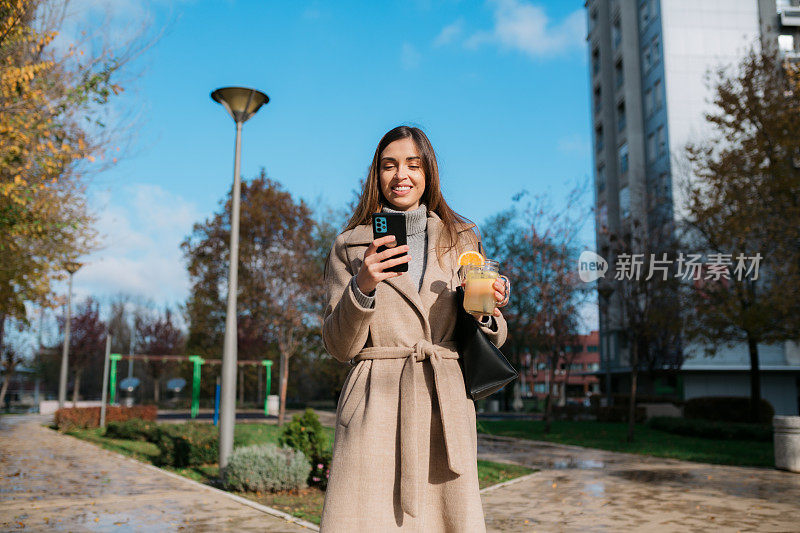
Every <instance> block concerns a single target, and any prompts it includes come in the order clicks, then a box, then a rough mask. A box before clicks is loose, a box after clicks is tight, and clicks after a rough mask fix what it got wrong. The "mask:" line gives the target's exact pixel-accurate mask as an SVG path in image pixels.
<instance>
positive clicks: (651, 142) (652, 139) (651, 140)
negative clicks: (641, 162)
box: [647, 133, 656, 163]
mask: <svg viewBox="0 0 800 533" xmlns="http://www.w3.org/2000/svg"><path fill="white" fill-rule="evenodd" d="M655 158H656V134H655V133H650V134H649V135H648V136H647V161H648V163H649V162H650V161H652V160H653V159H655Z"/></svg>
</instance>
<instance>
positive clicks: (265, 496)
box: [69, 424, 534, 524]
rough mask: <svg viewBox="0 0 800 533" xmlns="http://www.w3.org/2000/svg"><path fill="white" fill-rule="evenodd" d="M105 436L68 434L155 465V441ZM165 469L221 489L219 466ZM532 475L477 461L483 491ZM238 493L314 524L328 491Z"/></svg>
mask: <svg viewBox="0 0 800 533" xmlns="http://www.w3.org/2000/svg"><path fill="white" fill-rule="evenodd" d="M324 429H325V431H326V433H327V434H328V437H329V438H328V442H329V443H330V446H331V447H332V446H333V435H334V429H333V428H329V427H325V428H324ZM234 431H235V438H236V439H237V441H239V440H241V442H242V443H243V444H242V445H244V446H247V445H251V444H263V443H267V442H274V443H276V444H277V442H278V437H279V436H280V434H281V431H282V428H278V426H276V425H271V424H237V425H236V429H235V430H234ZM103 433H104V430H102V429H99V428H97V429H80V430H72V431H70V432H69V434H70V435H73V436H75V437H78V438H80V439H83V440H86V441H89V442H92V443H94V444H96V445H98V446H101V447H102V448H105V449H107V450H111V451H114V452H118V453H121V454H123V455H127V456H129V457H133V458H135V459H138V460H140V461H143V462H147V463H151V464H153V463H155V459H156V458H157V457H158V455H159V451H158V447H157V446H156V445H155V444H153V443H152V442H144V441H135V440H126V439H111V438H106V437H104V436H103ZM162 468H164V470H168V471H170V472H175V473H177V474H180V475H182V476H185V477H188V478H189V479H193V480H194V481H199V482H200V483H205V484H207V485H212V486H216V487H219V481H218V480H219V467H218V466H217V465H216V464H208V465H202V466H196V467H189V468H169V467H162ZM531 472H534V470H531V469H530V468H526V467H523V466H517V465H510V464H503V463H494V462H491V461H478V480H479V484H480V488H484V487H488V486H490V485H495V484H497V483H501V482H503V481H507V480H509V479H514V478H516V477H520V476H524V475H526V474H529V473H531ZM235 494H238V495H240V496H243V497H245V498H249V499H251V500H254V501H257V502H258V503H261V504H263V505H267V506H269V507H273V508H275V509H279V510H281V511H283V512H285V513H288V514H291V515H292V516H295V517H297V518H302V519H303V520H308V521H309V522H312V523H314V524H319V520H320V515H321V514H322V503H323V501H324V499H325V492H324V491H322V490H320V489H318V488H316V487H309V488H306V489H302V490H299V491H296V492H292V491H284V492H277V493H254V492H246V493H245V492H237V493H235Z"/></svg>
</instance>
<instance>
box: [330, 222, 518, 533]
mask: <svg viewBox="0 0 800 533" xmlns="http://www.w3.org/2000/svg"><path fill="white" fill-rule="evenodd" d="M442 228H443V225H442V222H441V220H440V219H439V217H438V216H437V215H436V214H435V213H432V212H429V213H428V223H427V231H428V251H427V253H428V257H427V264H426V268H425V273H424V275H423V278H422V288H421V289H420V290H419V292H417V289H416V287H414V284H413V282H412V281H411V280H410V279H409V277H408V276H407V275H401V276H398V277H396V278H392V279H388V280H386V281H383V282H381V283H379V284H378V286H377V288H376V293H375V307H374V308H372V309H366V308H363V307H361V306H360V305H359V304H358V302H357V301H356V300H355V298H354V297H353V294H352V291H351V289H350V288H349V287H348V284H349V283H350V279H351V278H352V276H353V275H354V274H356V273H357V272H358V270H359V268H360V267H361V262H362V260H363V257H364V252H365V251H366V249H367V246H368V245H369V243H370V242H371V241H372V229H371V227H370V226H368V225H362V226H357V227H355V228H353V229H352V230H349V231H346V232H344V233H342V234H340V235H339V236H338V237H337V238H336V241H335V243H334V246H333V250H332V252H331V256H330V264H329V266H328V273H327V276H326V279H325V284H326V289H327V295H328V305H327V308H326V309H325V318H324V324H323V327H322V334H323V340H324V343H325V347H326V348H327V350H328V352H329V353H330V354H331V355H332V356H333V357H335V358H336V359H338V360H339V361H342V362H348V361H350V360H351V359H352V362H351V364H354V366H353V368H352V369H351V370H350V372H349V374H348V375H347V378H346V379H345V383H344V386H343V388H342V393H341V395H340V396H339V403H338V405H337V410H336V433H335V438H334V445H333V462H332V464H331V472H330V478H329V481H328V490H327V492H326V494H325V504H324V507H323V511H322V522H321V529H320V530H321V531H322V532H323V533H335V532H346V533H352V532H362V531H380V532H382V531H395V530H403V531H418V532H426V533H428V532H440V531H441V532H470V533H472V532H480V531H485V526H484V520H483V508H482V506H481V499H480V494H479V491H478V472H477V435H476V424H475V405H474V403H473V401H472V400H471V399H470V398H469V397H468V396H467V393H466V389H465V386H464V378H463V376H462V374H461V367H460V366H459V364H458V361H457V358H458V353H457V352H456V350H455V343H454V337H453V330H454V327H455V317H456V314H455V313H456V308H455V305H456V304H455V292H454V291H455V288H456V287H457V286H458V284H459V280H458V275H457V269H458V267H457V257H458V256H457V254H456V252H455V251H453V252H451V253H449V254H448V255H445V256H444V257H443V258H442V264H443V266H440V265H439V263H438V261H437V256H436V249H435V246H436V243H437V240H438V237H439V233H440V231H441V230H442ZM467 229H468V228H465V229H464V230H462V231H461V232H460V233H459V238H460V242H462V243H464V248H463V249H473V250H475V249H477V248H476V244H475V239H470V235H472V232H471V231H466V230H467ZM482 329H483V331H484V332H486V333H487V335H489V338H490V339H491V340H492V342H494V344H495V345H498V346H500V345H502V343H503V342H505V339H506V332H507V329H506V322H505V319H503V318H502V317H500V318H499V319H496V331H492V330H491V329H489V327H483V326H482Z"/></svg>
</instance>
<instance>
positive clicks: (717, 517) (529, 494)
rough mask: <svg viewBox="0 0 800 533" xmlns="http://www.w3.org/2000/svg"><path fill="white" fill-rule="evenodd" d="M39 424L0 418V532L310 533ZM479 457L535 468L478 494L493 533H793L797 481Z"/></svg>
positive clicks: (554, 457)
mask: <svg viewBox="0 0 800 533" xmlns="http://www.w3.org/2000/svg"><path fill="white" fill-rule="evenodd" d="M319 414H320V419H321V420H322V422H323V424H332V423H334V422H335V414H332V413H324V412H319ZM43 421H44V419H43V418H39V417H10V416H5V417H0V531H7V530H17V529H21V528H22V526H21V525H20V524H23V525H24V527H25V529H26V530H28V531H31V530H32V531H43V530H61V531H180V530H185V531H287V532H288V531H309V530H308V529H304V528H302V527H300V526H298V525H296V524H292V523H289V522H286V521H284V520H281V519H280V518H276V517H273V516H270V515H268V514H264V513H262V512H260V511H257V510H255V509H253V508H251V507H248V506H247V505H244V504H241V503H238V502H236V501H232V500H230V499H228V498H225V497H223V496H220V495H218V494H216V493H215V492H212V491H211V490H209V489H205V488H202V487H197V486H193V485H190V484H188V483H186V482H185V481H183V480H179V479H173V478H171V477H169V476H166V475H164V474H162V473H159V472H155V471H153V470H151V469H150V468H148V467H147V466H145V465H143V464H140V463H137V462H135V461H133V460H129V459H125V458H121V457H120V456H119V455H117V454H113V453H111V452H107V451H105V450H102V449H100V448H98V447H96V446H94V445H93V444H90V443H87V442H82V441H79V440H77V439H74V438H71V437H67V436H64V435H59V434H57V433H55V432H52V431H51V430H49V429H46V428H44V427H41V424H42V423H43ZM478 455H479V457H480V458H481V459H486V460H492V461H500V462H515V463H519V464H523V465H526V466H530V467H533V468H537V469H540V471H539V472H537V473H535V474H532V475H530V476H526V477H525V478H523V479H522V480H520V481H518V482H514V483H511V484H509V485H506V486H502V487H499V488H490V489H489V490H487V491H484V492H483V493H482V495H481V497H482V500H483V507H484V514H485V516H486V526H487V530H488V531H490V532H494V531H512V532H513V531H659V532H660V531H666V532H668V531H681V532H684V531H698V532H699V531H703V532H705V531H800V474H791V473H788V472H781V471H777V470H772V469H761V468H745V467H728V466H717V465H707V464H700V463H689V462H685V461H677V460H672V459H658V458H652V457H646V456H641V455H630V454H623V453H615V452H604V451H601V450H593V449H588V448H580V447H577V446H564V445H559V444H550V443H544V442H534V441H525V440H521V439H511V438H506V437H492V436H488V435H481V434H479V435H478Z"/></svg>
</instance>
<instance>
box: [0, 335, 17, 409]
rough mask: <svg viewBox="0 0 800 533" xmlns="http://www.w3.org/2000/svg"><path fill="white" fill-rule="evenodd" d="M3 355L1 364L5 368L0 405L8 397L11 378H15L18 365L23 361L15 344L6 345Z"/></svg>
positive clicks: (0, 391)
mask: <svg viewBox="0 0 800 533" xmlns="http://www.w3.org/2000/svg"><path fill="white" fill-rule="evenodd" d="M2 356H3V357H2V359H0V364H2V370H3V372H2V375H3V384H2V385H0V406H2V405H3V402H4V401H5V399H6V393H7V392H8V386H9V384H10V383H11V380H12V379H14V375H15V374H16V372H17V367H18V366H19V365H20V364H21V363H22V356H21V355H20V354H19V352H18V351H17V349H16V348H15V347H13V346H6V347H5V349H4V350H3V353H2Z"/></svg>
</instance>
